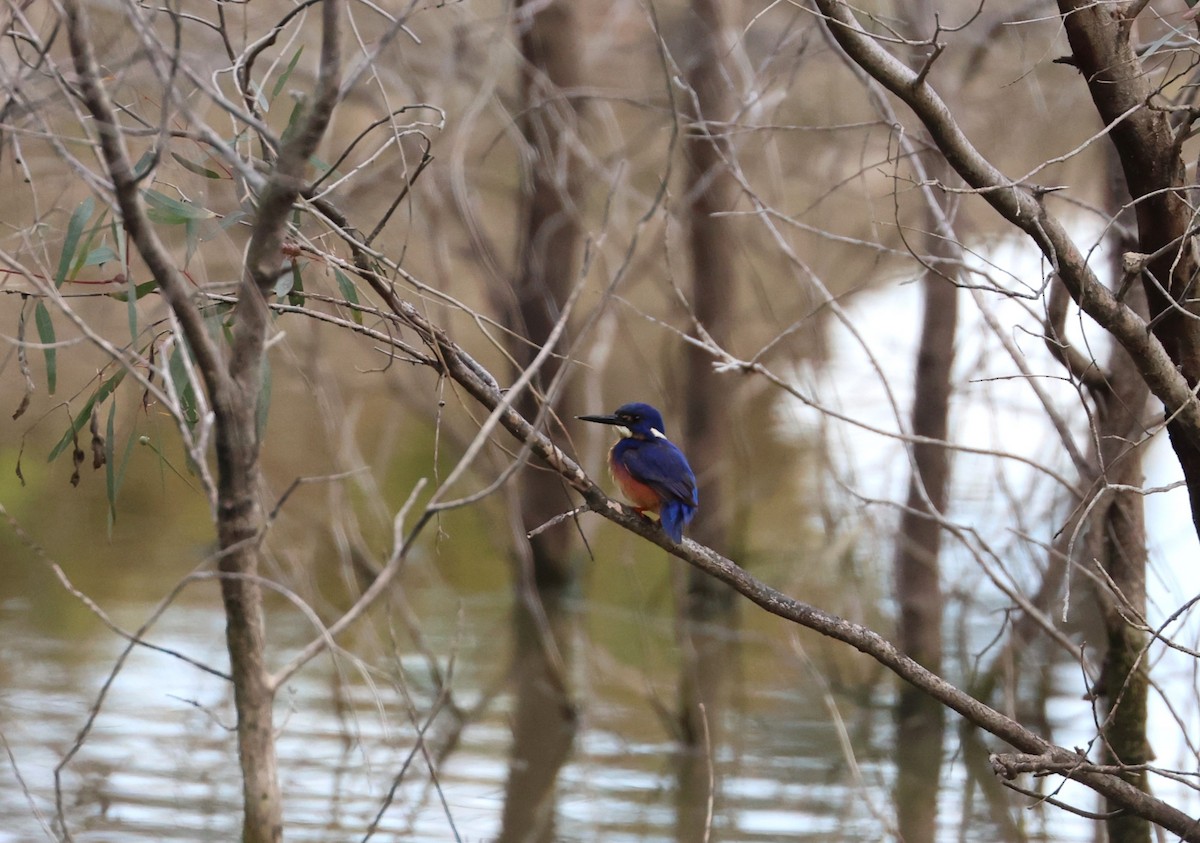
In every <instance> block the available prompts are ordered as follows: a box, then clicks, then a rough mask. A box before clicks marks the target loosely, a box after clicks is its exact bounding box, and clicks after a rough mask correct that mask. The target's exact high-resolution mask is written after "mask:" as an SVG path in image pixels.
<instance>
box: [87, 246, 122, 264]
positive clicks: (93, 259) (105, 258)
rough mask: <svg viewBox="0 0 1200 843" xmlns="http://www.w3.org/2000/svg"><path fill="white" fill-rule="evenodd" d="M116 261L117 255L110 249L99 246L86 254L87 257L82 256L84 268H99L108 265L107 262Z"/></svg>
mask: <svg viewBox="0 0 1200 843" xmlns="http://www.w3.org/2000/svg"><path fill="white" fill-rule="evenodd" d="M116 259H117V253H116V252H114V251H113V250H112V249H111V248H110V247H108V246H100V247H98V248H95V249H92V250H91V251H90V252H88V253H87V255H85V256H84V258H83V265H84V266H100V265H102V264H106V263H108V262H109V261H115V260H116Z"/></svg>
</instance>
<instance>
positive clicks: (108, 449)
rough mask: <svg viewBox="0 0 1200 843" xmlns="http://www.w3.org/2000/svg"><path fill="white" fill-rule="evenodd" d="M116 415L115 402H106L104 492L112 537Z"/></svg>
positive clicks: (115, 506) (114, 495)
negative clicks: (106, 498)
mask: <svg viewBox="0 0 1200 843" xmlns="http://www.w3.org/2000/svg"><path fill="white" fill-rule="evenodd" d="M116 415H117V402H116V401H110V402H109V404H108V421H107V423H106V424H105V425H104V434H105V436H104V493H105V494H106V495H107V496H108V537H109V538H110V539H111V538H112V528H113V524H115V523H116V521H117V471H116V467H115V466H114V465H113V463H114V462H116V460H114V459H113V457H114V456H115V454H114V453H113V451H114V449H115V448H116V445H115V444H114V437H113V427H114V424H113V422H114V419H115V418H116Z"/></svg>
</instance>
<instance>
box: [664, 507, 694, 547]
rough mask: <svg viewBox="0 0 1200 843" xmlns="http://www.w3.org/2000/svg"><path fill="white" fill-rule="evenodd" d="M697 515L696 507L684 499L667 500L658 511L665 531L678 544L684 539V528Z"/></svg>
mask: <svg viewBox="0 0 1200 843" xmlns="http://www.w3.org/2000/svg"><path fill="white" fill-rule="evenodd" d="M695 515H696V507H694V506H691V505H689V504H686V503H684V502H683V501H667V502H666V503H664V504H663V505H662V508H661V509H659V511H658V520H659V521H660V522H662V528H663V532H665V533H666V534H667V535H668V536H670V537H671V541H673V542H675V543H676V544H678V543H679V542H681V541H683V528H684V526H685V525H687V524H690V523H691V521H692V518H693V517H695Z"/></svg>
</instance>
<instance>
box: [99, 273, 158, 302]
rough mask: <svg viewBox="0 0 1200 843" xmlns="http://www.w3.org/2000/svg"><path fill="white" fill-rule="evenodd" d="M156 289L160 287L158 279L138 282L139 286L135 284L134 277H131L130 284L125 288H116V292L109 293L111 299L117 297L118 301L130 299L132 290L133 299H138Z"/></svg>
mask: <svg viewBox="0 0 1200 843" xmlns="http://www.w3.org/2000/svg"><path fill="white" fill-rule="evenodd" d="M156 289H158V282H157V281H147V282H145V283H144V284H138V285H137V286H134V283H133V279H132V278H131V279H129V284H128V285H126V287H125V289H124V290H116V291H115V292H112V293H109V294H108V297H109V298H110V299H116V300H117V301H129V294H130V292H131V291H132V293H133V300H134V301H137V300H138V299H140V298H142V297H143V296H144V295H146V294H147V293H152V292H154V291H155V290H156Z"/></svg>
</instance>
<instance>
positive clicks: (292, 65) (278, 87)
mask: <svg viewBox="0 0 1200 843" xmlns="http://www.w3.org/2000/svg"><path fill="white" fill-rule="evenodd" d="M303 52H304V45H303V44H301V45H300V48H299V49H298V50H296V52H295V53H294V54H293V55H292V60H291V61H290V62H288V66H287V67H286V68H285V69H284V71H283V73H281V74H280V76H279V78H278V79H276V80H275V87H274V88H272V89H271V101H272V102H274V101H275V98H276V97H277V96H279V92H280V91H282V90H283V86H284V85H286V84H287V81H288V78H289V77H291V75H292V71H293V70H295V69H296V62H298V61H300V54H301V53H303Z"/></svg>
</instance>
